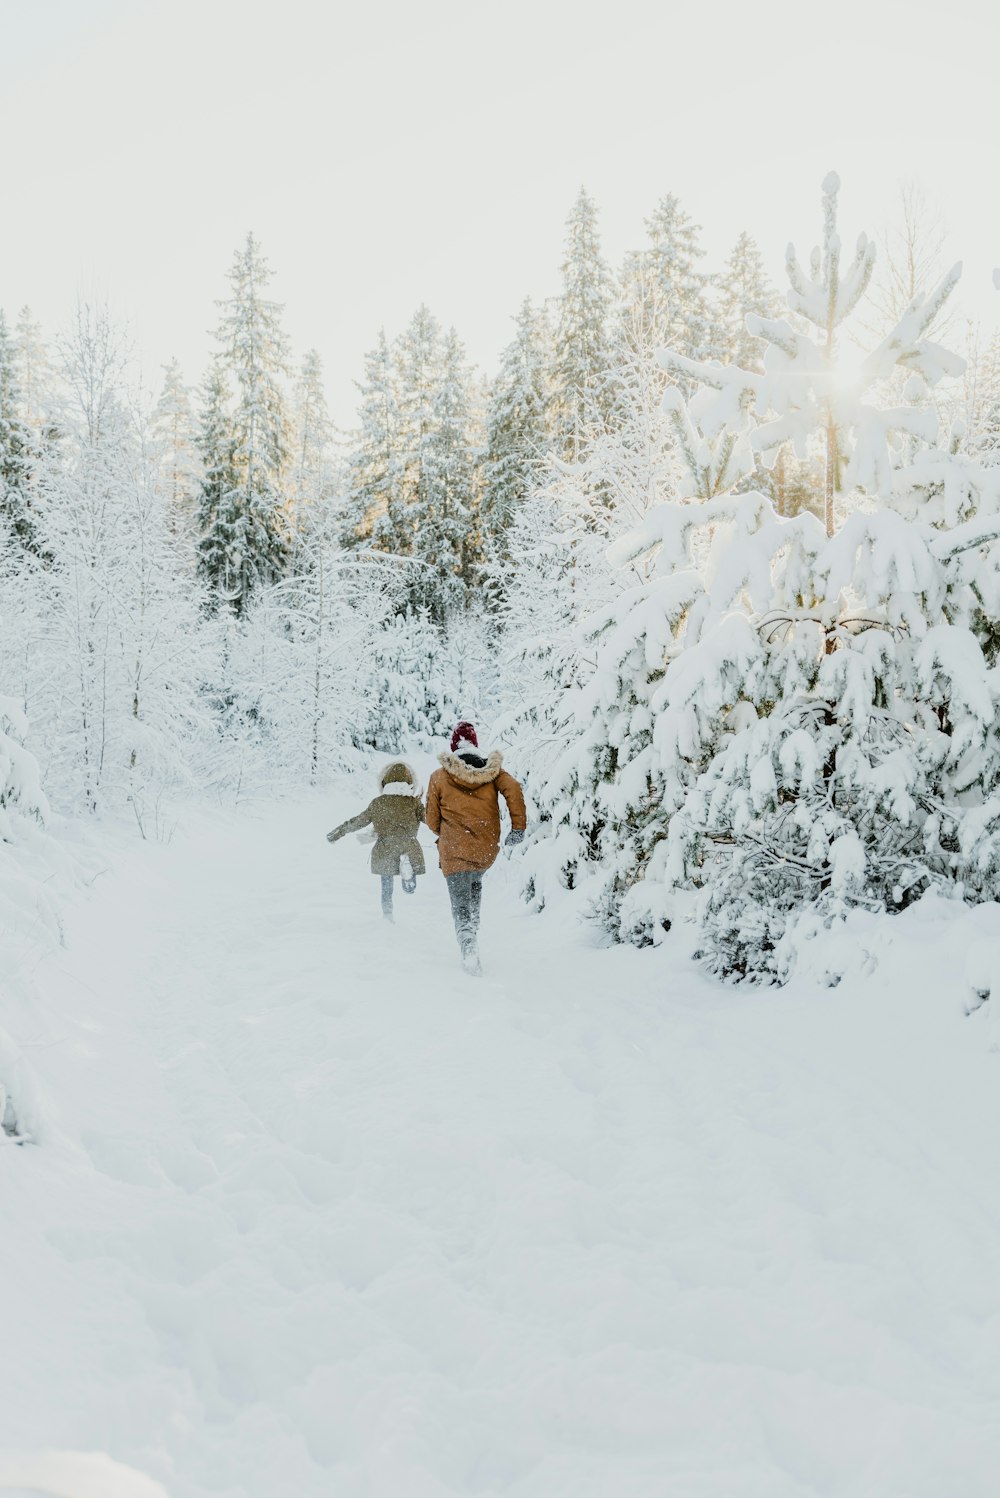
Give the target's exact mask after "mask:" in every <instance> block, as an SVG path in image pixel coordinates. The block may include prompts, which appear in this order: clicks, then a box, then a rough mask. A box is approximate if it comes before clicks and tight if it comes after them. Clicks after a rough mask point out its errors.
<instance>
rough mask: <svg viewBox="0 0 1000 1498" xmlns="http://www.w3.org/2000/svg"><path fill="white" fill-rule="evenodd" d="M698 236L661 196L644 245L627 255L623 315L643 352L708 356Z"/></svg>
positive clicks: (709, 319) (706, 282)
mask: <svg viewBox="0 0 1000 1498" xmlns="http://www.w3.org/2000/svg"><path fill="white" fill-rule="evenodd" d="M700 232H701V231H700V227H699V225H698V224H696V223H694V222H693V221H692V220H691V218H690V217H689V216H688V214H687V213H685V211H684V209H683V208H682V207H681V205H680V202H679V200H678V199H677V198H676V197H675V196H674V194H673V193H667V194H666V195H665V196H664V197H663V198H661V199H660V201H659V203H658V204H657V205H656V208H655V209H654V211H653V213H652V214H651V215H650V217H649V218H648V219H647V220H646V233H647V235H648V238H649V243H648V245H647V246H646V247H645V248H644V249H642V250H639V251H634V252H633V253H631V254H630V255H629V256H628V257H627V259H626V261H625V268H624V271H623V275H622V281H623V286H624V295H623V297H622V308H623V314H624V315H625V316H626V317H627V318H629V319H630V320H634V319H635V318H636V316H638V326H639V336H640V340H641V342H642V343H643V344H644V345H645V346H646V347H648V348H656V347H662V346H664V345H666V346H667V347H669V348H674V349H676V350H677V351H678V353H686V354H687V356H688V357H689V358H693V359H707V358H710V357H712V356H713V355H714V354H715V353H716V347H715V345H716V341H717V337H716V327H715V321H714V318H713V314H712V307H711V302H710V295H709V293H710V286H711V277H710V276H709V275H707V274H706V272H705V271H703V270H702V269H701V263H702V261H703V260H704V257H705V251H704V250H703V249H702V247H701V243H700V240H699V234H700Z"/></svg>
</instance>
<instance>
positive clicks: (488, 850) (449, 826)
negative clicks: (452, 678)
mask: <svg viewBox="0 0 1000 1498" xmlns="http://www.w3.org/2000/svg"><path fill="white" fill-rule="evenodd" d="M478 751H479V740H478V739H477V737H476V730H475V729H474V728H473V726H472V724H471V723H459V725H458V727H457V728H456V729H455V732H454V733H453V734H452V736H451V752H450V753H448V752H446V753H444V754H441V755H439V756H438V763H439V764H440V766H441V768H440V770H435V771H434V774H433V775H432V776H431V778H430V783H429V785H428V787H427V825H428V827H429V828H430V830H431V831H432V832H433V833H434V834H435V835H436V837H437V840H438V854H439V857H440V860H441V872H442V874H443V875H444V877H445V880H446V881H447V885H448V894H449V896H450V897H451V913H452V916H453V918H454V921H455V934H456V936H457V937H458V945H459V948H460V949H461V953H462V966H463V967H464V968H465V970H466V972H469V973H478V972H479V971H480V967H479V912H480V907H481V905H482V898H483V875H484V874H485V873H486V870H487V869H489V868H490V867H491V866H492V865H493V863H494V862H495V860H496V856H497V854H498V853H499V851H500V797H501V796H502V797H503V799H504V800H505V801H506V803H507V810H508V811H509V812H510V826H511V830H510V832H509V833H508V834H507V842H508V844H509V845H511V846H513V845H515V844H517V843H519V842H520V841H521V839H522V838H523V837H524V829H525V826H526V823H527V817H526V815H525V809H524V792H523V791H522V790H521V787H520V786H519V785H518V783H517V781H516V780H515V779H514V777H513V775H508V774H507V771H506V770H505V769H504V768H503V757H502V756H501V755H500V754H499V753H498V752H497V751H495V750H494V752H493V753H492V754H486V755H483V754H480V753H479V752H478Z"/></svg>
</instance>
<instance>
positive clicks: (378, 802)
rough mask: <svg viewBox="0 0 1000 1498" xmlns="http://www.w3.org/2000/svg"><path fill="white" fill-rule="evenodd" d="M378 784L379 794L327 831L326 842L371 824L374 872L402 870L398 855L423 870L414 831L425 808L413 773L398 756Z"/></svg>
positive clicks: (386, 874) (385, 873)
mask: <svg viewBox="0 0 1000 1498" xmlns="http://www.w3.org/2000/svg"><path fill="white" fill-rule="evenodd" d="M379 786H380V791H381V794H380V795H378V796H376V797H375V800H374V801H372V802H371V804H370V805H369V806H368V807H367V809H366V810H365V811H362V812H359V813H358V815H357V816H356V817H351V819H350V820H349V821H347V822H342V823H341V825H340V826H339V827H335V828H334V829H333V831H332V832H328V833H327V835H326V837H327V842H330V843H335V842H337V841H338V839H339V838H342V837H346V835H347V834H348V833H349V832H361V831H362V830H363V829H364V828H365V827H373V828H374V829H375V846H374V848H373V849H372V873H373V874H378V875H381V876H383V877H386V878H391V877H394V876H395V875H396V874H399V873H402V872H405V871H404V870H401V869H400V865H399V861H400V859H401V858H404V857H405V858H408V859H409V861H410V868H411V869H412V871H413V873H414V874H423V873H424V872H425V871H426V864H425V863H424V850H423V848H421V846H420V844H419V842H418V841H417V832H418V830H419V827H420V823H421V822H422V821H423V819H424V808H423V803H422V801H421V800H420V792H419V790H418V788H417V784H416V776H415V775H414V773H413V771H412V770H411V769H410V767H409V765H408V764H405V763H404V762H403V761H402V760H397V761H396V762H395V763H394V764H391V765H387V766H386V767H385V769H384V770H383V771H382V775H381V778H380V782H379Z"/></svg>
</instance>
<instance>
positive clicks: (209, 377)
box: [195, 358, 237, 602]
mask: <svg viewBox="0 0 1000 1498" xmlns="http://www.w3.org/2000/svg"><path fill="white" fill-rule="evenodd" d="M199 397H200V409H199V414H198V431H197V435H196V438H195V441H196V444H197V448H198V454H199V457H200V459H201V484H200V487H199V492H198V513H197V520H196V527H197V535H198V571H199V574H200V576H201V578H202V581H203V583H204V585H205V587H206V590H207V591H208V596H209V598H210V599H211V600H212V601H213V602H214V601H215V600H216V599H217V596H218V586H219V580H220V579H221V578H222V577H223V576H224V575H225V572H226V566H227V560H226V547H227V527H226V525H224V524H223V516H224V515H225V514H228V510H227V506H228V503H229V496H230V495H231V494H233V493H235V490H236V482H237V480H236V467H235V463H234V461H233V449H234V445H235V438H234V436H233V430H232V425H231V422H230V419H229V406H230V400H231V392H230V390H229V386H228V383H227V381H226V372H225V369H224V367H223V365H222V362H221V361H220V360H219V359H218V358H216V359H213V361H212V363H211V365H210V367H209V370H208V373H207V374H206V376H205V379H204V380H203V382H202V385H201V388H200V391H199Z"/></svg>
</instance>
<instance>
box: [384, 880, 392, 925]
mask: <svg viewBox="0 0 1000 1498" xmlns="http://www.w3.org/2000/svg"><path fill="white" fill-rule="evenodd" d="M382 914H383V915H384V916H385V918H386V920H387V921H391V920H392V875H391V874H383V875H382Z"/></svg>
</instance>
